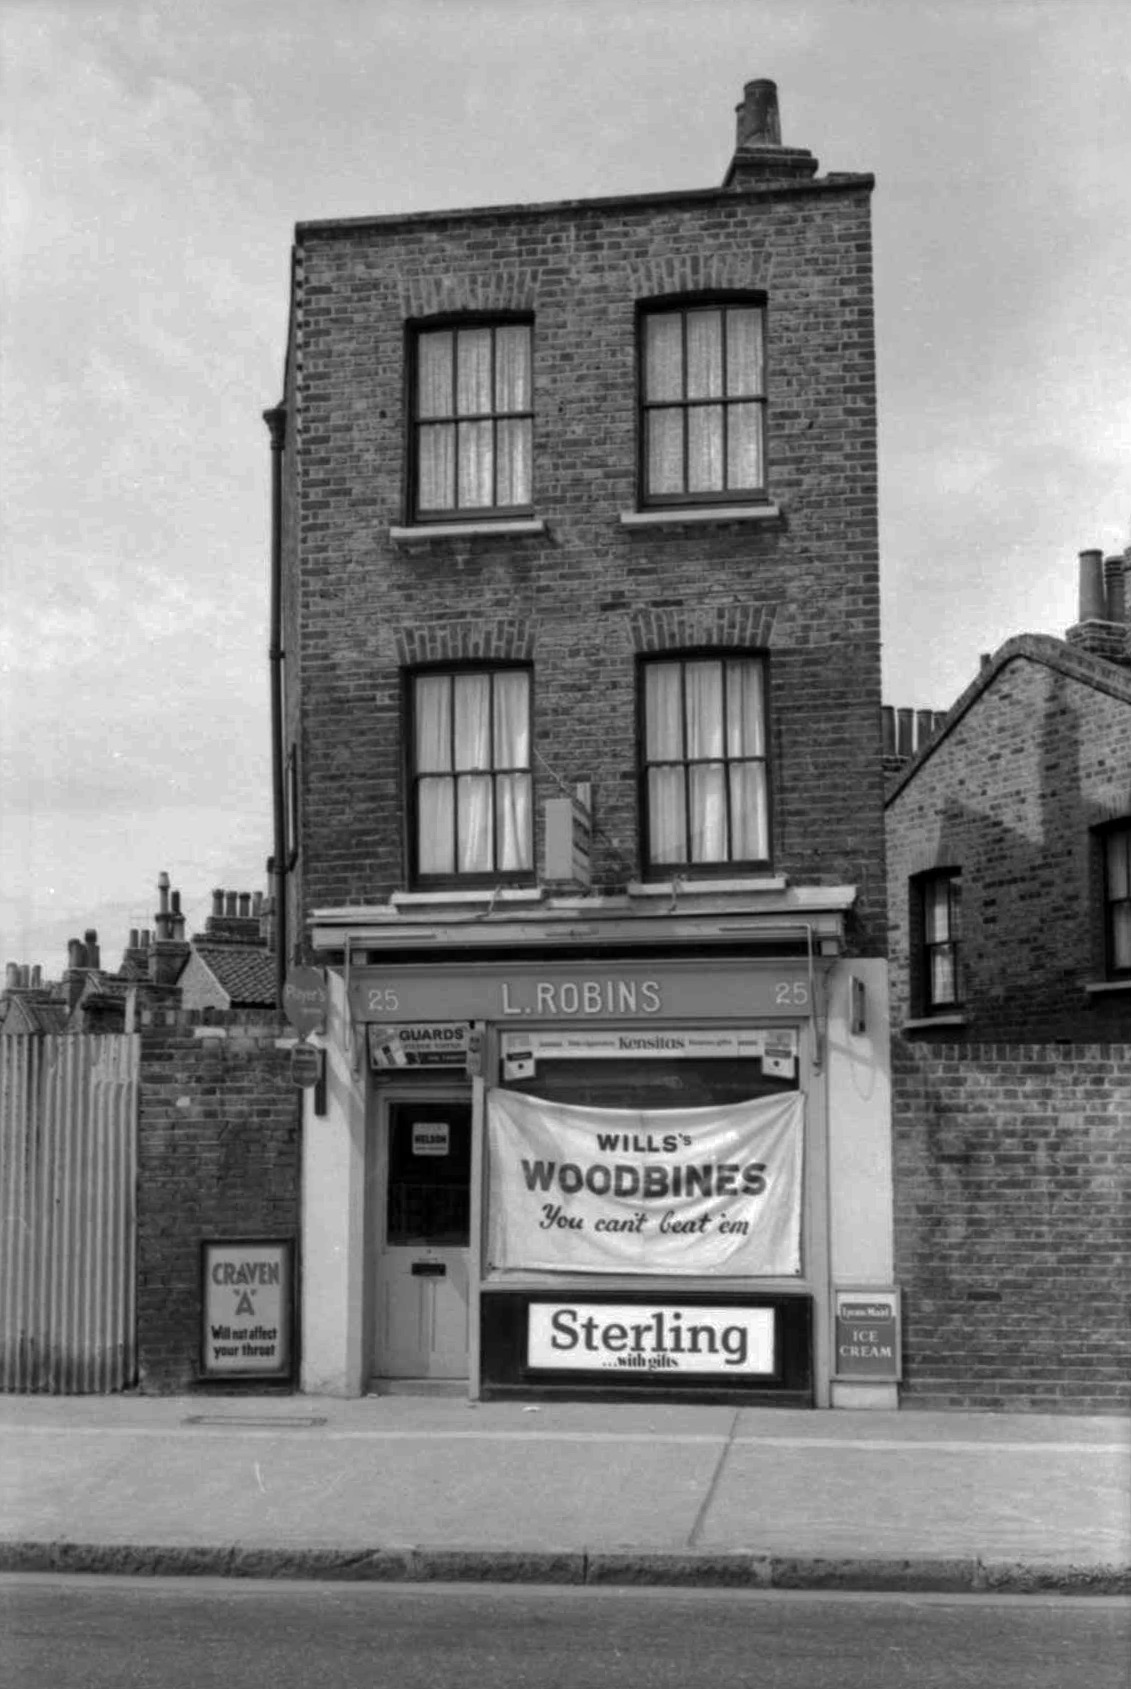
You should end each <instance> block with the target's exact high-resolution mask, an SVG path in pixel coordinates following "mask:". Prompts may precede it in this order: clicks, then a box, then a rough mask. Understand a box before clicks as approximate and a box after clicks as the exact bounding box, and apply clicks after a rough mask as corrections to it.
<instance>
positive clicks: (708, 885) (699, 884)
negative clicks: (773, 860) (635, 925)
mask: <svg viewBox="0 0 1131 1689" xmlns="http://www.w3.org/2000/svg"><path fill="white" fill-rule="evenodd" d="M788 883H789V882H788V881H787V879H786V877H785V875H784V874H747V875H744V876H740V877H738V878H735V879H733V880H709V879H684V878H683V877H682V875H680V876H677V877H676V878H675V879H673V880H630V881H629V882H628V885H627V886H626V888H625V889H626V891H627V892H628V895H629V897H675V896H677V895H678V896H679V897H683V896H685V895H690V896H692V897H710V896H711V895H712V893H714V892H719V893H725V894H727V895H731V894H733V893H734V892H757V891H784V890H785V889H786V886H787V885H788Z"/></svg>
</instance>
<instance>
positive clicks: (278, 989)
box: [263, 405, 287, 1013]
mask: <svg viewBox="0 0 1131 1689" xmlns="http://www.w3.org/2000/svg"><path fill="white" fill-rule="evenodd" d="M263 420H264V422H265V423H266V424H267V427H268V430H269V432H270V435H271V643H270V645H269V647H268V658H269V661H270V664H271V795H272V801H273V807H274V821H275V826H274V832H275V854H274V859H273V866H274V873H273V881H274V885H273V892H274V898H275V1007H276V1009H277V1010H278V1011H279V1012H280V1013H281V1012H282V1008H283V986H284V984H285V982H286V978H287V862H286V856H287V838H286V833H287V811H286V800H285V785H284V782H285V778H286V774H285V766H286V759H285V753H284V747H283V730H284V723H283V445H284V442H285V440H286V436H287V412H286V407H285V406H284V405H276V406H275V408H274V410H269V411H264V412H263Z"/></svg>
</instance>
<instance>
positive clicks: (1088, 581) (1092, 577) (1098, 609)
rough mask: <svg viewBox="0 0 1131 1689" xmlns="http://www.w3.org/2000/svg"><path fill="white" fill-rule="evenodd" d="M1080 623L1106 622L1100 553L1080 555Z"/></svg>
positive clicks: (1083, 552) (1083, 553)
mask: <svg viewBox="0 0 1131 1689" xmlns="http://www.w3.org/2000/svg"><path fill="white" fill-rule="evenodd" d="M1079 619H1080V620H1081V621H1082V622H1106V621H1107V603H1106V594H1105V592H1104V554H1103V552H1102V551H1082V552H1081V553H1080V618H1079Z"/></svg>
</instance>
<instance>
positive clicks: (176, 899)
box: [172, 891, 181, 915]
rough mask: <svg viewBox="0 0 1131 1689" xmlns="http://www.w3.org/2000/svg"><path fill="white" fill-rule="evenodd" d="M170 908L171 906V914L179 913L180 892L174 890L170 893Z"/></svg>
mask: <svg viewBox="0 0 1131 1689" xmlns="http://www.w3.org/2000/svg"><path fill="white" fill-rule="evenodd" d="M172 908H173V914H174V915H179V914H180V912H181V894H180V892H179V891H175V892H174V893H173V895H172Z"/></svg>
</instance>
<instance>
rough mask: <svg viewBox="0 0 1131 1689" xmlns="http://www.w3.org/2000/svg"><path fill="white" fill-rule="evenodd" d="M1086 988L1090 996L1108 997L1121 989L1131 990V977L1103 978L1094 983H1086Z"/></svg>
mask: <svg viewBox="0 0 1131 1689" xmlns="http://www.w3.org/2000/svg"><path fill="white" fill-rule="evenodd" d="M1084 990H1085V991H1086V992H1087V993H1088V996H1089V997H1107V996H1110V995H1113V994H1115V993H1118V992H1120V991H1131V979H1102V980H1098V981H1097V982H1096V983H1095V984H1094V985H1085V987H1084Z"/></svg>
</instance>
